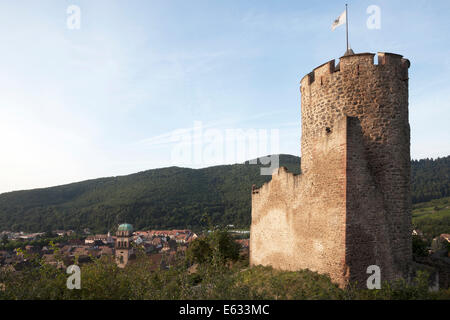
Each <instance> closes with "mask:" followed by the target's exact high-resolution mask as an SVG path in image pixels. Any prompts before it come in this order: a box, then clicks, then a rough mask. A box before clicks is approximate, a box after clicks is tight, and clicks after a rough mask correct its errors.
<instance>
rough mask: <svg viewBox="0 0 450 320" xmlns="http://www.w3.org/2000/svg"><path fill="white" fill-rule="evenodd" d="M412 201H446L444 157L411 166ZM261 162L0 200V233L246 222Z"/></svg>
mask: <svg viewBox="0 0 450 320" xmlns="http://www.w3.org/2000/svg"><path fill="white" fill-rule="evenodd" d="M280 165H282V166H286V167H288V169H289V170H290V171H291V172H295V173H299V167H300V158H298V157H295V156H291V155H281V156H280ZM412 167H413V170H412V173H413V177H412V181H413V201H414V202H418V201H420V200H421V201H424V200H430V199H434V198H441V197H444V196H450V192H449V191H450V188H449V182H450V156H449V157H445V158H440V159H436V160H428V159H427V160H420V161H412ZM259 168H260V165H249V164H248V163H246V164H235V165H223V166H215V167H209V168H204V169H189V168H179V167H169V168H162V169H154V170H148V171H144V172H139V173H135V174H131V175H127V176H121V177H111V178H100V179H94V180H88V181H83V182H78V183H72V184H68V185H63V186H58V187H52V188H45V189H35V190H29V191H17V192H10V193H5V194H1V195H0V230H11V229H12V230H23V231H47V230H54V229H75V230H80V229H82V228H85V227H89V228H91V229H93V230H94V231H96V232H105V231H107V230H108V229H110V228H112V227H114V226H115V225H116V224H117V223H119V222H123V221H127V222H130V223H132V224H134V225H135V227H136V228H139V229H140V228H147V227H148V228H193V229H197V228H199V227H201V225H202V222H201V221H202V217H203V216H204V215H205V214H207V215H208V216H209V217H210V218H211V222H213V223H214V224H230V223H231V224H234V225H236V226H239V227H248V226H249V224H250V190H251V186H252V184H256V185H261V184H262V183H264V182H266V181H268V180H270V176H261V175H260V171H259Z"/></svg>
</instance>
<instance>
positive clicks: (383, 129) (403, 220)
mask: <svg viewBox="0 0 450 320" xmlns="http://www.w3.org/2000/svg"><path fill="white" fill-rule="evenodd" d="M374 56H375V55H374V54H372V53H360V54H346V55H345V56H343V57H341V58H340V61H339V64H338V65H336V66H335V61H334V60H332V61H329V62H327V63H325V64H323V65H321V66H319V67H317V68H315V69H314V70H313V72H311V73H309V74H307V75H306V76H305V77H304V78H303V79H302V80H301V83H300V93H301V116H302V137H301V153H302V157H301V174H300V175H294V174H292V173H289V172H287V170H286V169H285V168H283V167H281V168H279V169H277V170H275V172H274V173H273V175H272V180H271V181H270V182H268V183H266V184H264V185H263V186H262V187H261V188H253V190H252V224H251V235H250V263H251V264H252V265H270V266H273V267H274V268H277V269H283V270H291V271H294V270H299V269H310V270H312V271H317V272H319V273H323V274H328V275H329V276H330V277H331V279H332V280H333V281H334V282H336V283H338V284H339V285H340V286H345V285H346V284H348V283H349V281H358V283H360V284H364V285H365V283H366V280H367V278H368V276H369V275H368V274H367V267H368V266H370V265H377V266H379V267H380V268H381V280H382V281H385V280H388V281H392V280H394V279H397V278H399V277H404V276H405V275H406V273H407V272H408V268H409V265H410V262H411V261H412V244H411V197H410V171H411V169H410V127H409V122H408V68H409V66H410V62H409V60H407V59H404V58H402V56H401V55H397V54H392V53H378V63H377V64H375V63H374Z"/></svg>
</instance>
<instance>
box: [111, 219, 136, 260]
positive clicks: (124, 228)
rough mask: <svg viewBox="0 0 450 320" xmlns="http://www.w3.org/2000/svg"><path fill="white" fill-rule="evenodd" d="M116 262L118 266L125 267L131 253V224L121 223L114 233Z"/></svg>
mask: <svg viewBox="0 0 450 320" xmlns="http://www.w3.org/2000/svg"><path fill="white" fill-rule="evenodd" d="M116 236H117V239H116V246H115V248H116V254H115V255H116V263H117V265H118V266H119V268H125V266H126V265H127V264H128V262H129V260H130V257H131V256H132V255H133V248H132V246H131V242H132V236H133V226H132V225H131V224H128V223H124V224H121V225H120V226H119V228H118V229H117V233H116Z"/></svg>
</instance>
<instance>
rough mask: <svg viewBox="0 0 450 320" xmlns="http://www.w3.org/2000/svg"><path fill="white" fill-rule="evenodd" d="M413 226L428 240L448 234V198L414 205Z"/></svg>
mask: <svg viewBox="0 0 450 320" xmlns="http://www.w3.org/2000/svg"><path fill="white" fill-rule="evenodd" d="M413 226H414V227H415V228H417V229H419V230H420V231H422V232H423V234H424V235H425V236H426V237H427V238H428V239H432V238H434V237H436V236H438V235H440V234H442V233H450V197H446V198H441V199H435V200H431V201H429V202H422V203H417V204H415V205H414V206H413Z"/></svg>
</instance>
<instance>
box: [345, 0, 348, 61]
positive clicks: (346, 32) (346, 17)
mask: <svg viewBox="0 0 450 320" xmlns="http://www.w3.org/2000/svg"><path fill="white" fill-rule="evenodd" d="M345 35H346V39H347V51H346V52H348V10H347V4H345Z"/></svg>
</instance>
